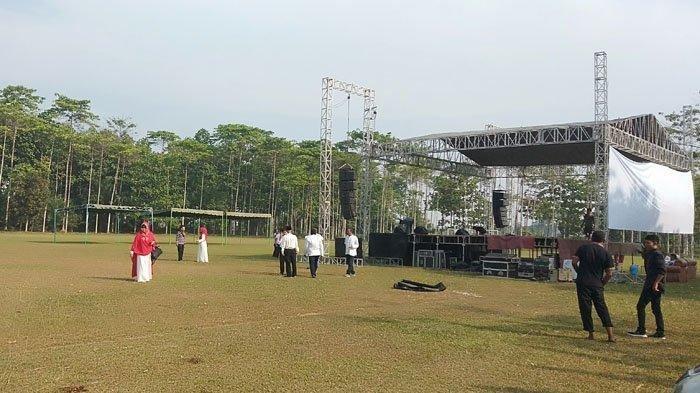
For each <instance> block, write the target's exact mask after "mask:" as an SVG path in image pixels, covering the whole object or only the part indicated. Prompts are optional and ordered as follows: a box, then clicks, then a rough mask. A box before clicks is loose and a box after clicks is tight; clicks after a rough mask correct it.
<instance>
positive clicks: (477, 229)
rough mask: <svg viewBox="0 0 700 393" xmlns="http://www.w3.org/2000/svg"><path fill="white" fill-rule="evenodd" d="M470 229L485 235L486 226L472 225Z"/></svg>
mask: <svg viewBox="0 0 700 393" xmlns="http://www.w3.org/2000/svg"><path fill="white" fill-rule="evenodd" d="M472 229H473V230H475V231H476V233H477V234H478V235H485V234H486V228H484V227H482V226H478V225H477V226H473V227H472Z"/></svg>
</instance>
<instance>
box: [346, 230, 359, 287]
mask: <svg viewBox="0 0 700 393" xmlns="http://www.w3.org/2000/svg"><path fill="white" fill-rule="evenodd" d="M358 248H360V241H359V240H358V239H357V236H355V235H353V233H352V229H350V228H347V229H345V262H346V263H347V264H348V270H347V271H346V272H345V277H355V257H356V256H357V249H358Z"/></svg>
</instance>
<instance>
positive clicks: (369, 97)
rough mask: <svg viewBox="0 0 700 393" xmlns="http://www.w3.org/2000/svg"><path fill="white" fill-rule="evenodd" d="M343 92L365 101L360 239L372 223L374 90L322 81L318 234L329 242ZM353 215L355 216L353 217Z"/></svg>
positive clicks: (359, 223)
mask: <svg viewBox="0 0 700 393" xmlns="http://www.w3.org/2000/svg"><path fill="white" fill-rule="evenodd" d="M334 90H336V91H342V92H344V93H346V94H348V96H350V95H351V94H352V95H356V96H360V97H362V98H363V99H364V112H363V115H362V132H363V136H364V141H363V142H364V143H363V147H362V149H363V153H362V154H363V158H364V161H363V165H364V168H363V171H362V187H361V188H360V192H361V198H360V201H361V202H362V205H361V209H360V217H358V223H357V224H358V230H359V233H358V236H361V237H363V238H365V239H366V238H367V236H368V235H369V223H370V217H369V214H370V196H371V194H370V192H371V187H370V186H371V180H372V178H371V171H370V170H369V165H370V159H371V154H370V153H371V151H372V142H373V138H374V121H375V119H376V117H377V107H376V105H375V104H374V90H372V89H368V88H366V87H362V86H359V85H356V84H354V83H347V82H343V81H339V80H336V79H333V78H328V77H326V78H323V79H322V81H321V159H320V161H321V162H320V187H319V233H320V234H321V235H322V236H323V237H324V238H328V237H329V235H330V233H331V212H332V211H333V209H332V206H331V195H332V192H333V186H332V182H331V178H332V171H333V169H332V168H333V165H332V151H333V128H332V118H333V104H332V102H333V91H334ZM353 215H354V214H353Z"/></svg>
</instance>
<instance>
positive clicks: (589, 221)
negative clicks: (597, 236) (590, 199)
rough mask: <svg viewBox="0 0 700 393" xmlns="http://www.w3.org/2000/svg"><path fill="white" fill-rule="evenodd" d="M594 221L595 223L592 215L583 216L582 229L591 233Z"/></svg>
mask: <svg viewBox="0 0 700 393" xmlns="http://www.w3.org/2000/svg"><path fill="white" fill-rule="evenodd" d="M594 221H595V218H594V217H593V215H592V214H584V215H583V229H584V230H585V231H586V232H593V225H594Z"/></svg>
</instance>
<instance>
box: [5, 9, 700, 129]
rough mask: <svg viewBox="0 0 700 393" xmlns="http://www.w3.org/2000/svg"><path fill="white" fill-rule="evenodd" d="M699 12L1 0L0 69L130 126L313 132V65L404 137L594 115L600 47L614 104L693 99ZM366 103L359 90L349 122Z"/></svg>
mask: <svg viewBox="0 0 700 393" xmlns="http://www.w3.org/2000/svg"><path fill="white" fill-rule="evenodd" d="M698 23H700V2H698V1H690V0H689V1H658V2H656V1H640V0H636V1H601V2H596V1H577V2H574V1H571V2H569V1H512V2H509V1H486V0H484V1H381V0H373V1H365V0H359V1H358V0H354V1H342V2H340V1H328V0H326V1H249V2H248V1H218V2H215V1H174V0H168V1H148V0H140V1H132V0H128V1H125V0H123V1H88V0H83V1H68V0H66V1H49V0H45V1H44V0H0V37H2V43H3V44H2V48H1V49H0V86H5V85H8V84H22V85H25V86H29V87H33V88H35V89H37V90H38V92H39V94H41V95H42V96H45V97H47V99H50V98H51V97H52V95H53V94H54V93H57V92H58V93H62V94H65V95H68V96H70V97H73V98H81V99H90V100H91V101H92V103H93V109H94V111H95V112H96V113H97V114H98V115H100V116H101V117H102V118H107V117H110V116H125V117H130V118H132V119H133V121H134V122H136V123H137V124H138V128H139V133H140V135H143V134H144V133H145V131H147V130H172V131H175V132H176V133H178V134H180V135H182V136H189V135H193V134H194V132H195V130H197V129H199V128H207V129H213V128H214V127H215V126H216V125H217V124H221V123H245V124H250V125H255V126H258V127H261V128H265V129H269V130H272V131H274V132H275V133H277V134H279V135H281V136H284V137H287V138H291V139H295V140H300V139H309V138H318V135H319V123H320V89H321V78H322V77H324V76H332V77H334V78H337V79H341V80H345V81H352V82H356V83H359V84H362V85H364V86H367V87H370V88H374V89H375V90H376V99H377V105H378V118H377V123H376V126H377V129H378V130H382V131H390V132H392V133H393V134H394V135H396V136H399V137H410V136H417V135H423V134H427V133H433V132H448V131H462V130H470V129H482V128H483V127H484V124H486V123H493V124H496V125H497V126H501V127H510V126H521V125H539V124H551V123H557V122H573V121H590V120H592V119H593V82H592V79H593V52H595V51H597V50H605V51H606V52H607V53H608V67H609V71H608V76H609V84H610V93H609V96H610V98H609V108H610V110H609V111H610V117H611V118H613V117H620V116H627V115H634V114H641V113H656V112H660V111H663V112H668V111H673V110H676V109H678V108H680V107H681V106H682V105H684V104H692V103H698V102H700V95H699V94H698V90H700V28H698ZM334 99H335V101H334V104H335V105H336V106H338V107H337V108H336V109H335V112H334V114H335V116H334V133H335V139H336V140H340V139H342V138H344V134H345V131H346V130H347V106H346V105H345V104H344V102H345V101H346V97H345V96H344V95H343V94H342V93H336V94H335V96H334ZM361 110H362V101H361V99H360V98H359V97H358V98H355V99H352V100H351V103H350V116H351V125H350V127H351V128H353V129H354V128H359V127H361V124H362V122H361Z"/></svg>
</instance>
